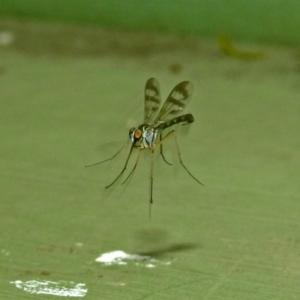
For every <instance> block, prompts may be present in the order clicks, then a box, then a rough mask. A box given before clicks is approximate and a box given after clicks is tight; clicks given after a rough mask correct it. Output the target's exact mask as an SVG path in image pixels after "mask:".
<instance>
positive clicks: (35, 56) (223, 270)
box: [0, 23, 300, 300]
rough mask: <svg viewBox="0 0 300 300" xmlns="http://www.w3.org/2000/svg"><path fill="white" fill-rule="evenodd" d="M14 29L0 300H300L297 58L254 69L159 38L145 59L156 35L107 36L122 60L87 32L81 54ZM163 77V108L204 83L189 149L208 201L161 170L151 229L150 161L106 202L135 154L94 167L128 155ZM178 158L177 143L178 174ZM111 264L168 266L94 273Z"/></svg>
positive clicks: (27, 27)
mask: <svg viewBox="0 0 300 300" xmlns="http://www.w3.org/2000/svg"><path fill="white" fill-rule="evenodd" d="M12 24H13V23H7V24H6V25H5V26H6V28H8V29H9V30H11V31H12V32H14V33H15V42H14V43H13V44H12V45H10V46H6V47H4V46H2V47H1V49H0V55H1V56H0V66H1V74H0V82H1V89H0V99H1V102H0V120H1V125H2V126H1V128H2V130H1V133H0V138H1V157H0V166H1V181H0V184H1V186H0V188H1V201H0V211H1V218H0V230H1V235H0V245H1V248H0V278H1V281H0V296H1V299H8V300H9V299H45V298H49V299H50V298H53V297H51V296H43V295H34V294H28V293H26V292H24V291H22V290H20V289H16V288H15V286H13V285H12V284H10V283H9V282H10V281H15V280H22V281H26V280H51V281H57V280H65V281H74V282H80V283H85V284H86V287H87V289H88V293H87V296H86V297H85V298H86V299H172V300H174V299H210V300H212V299H230V300H234V299H236V300H238V299H239V300H240V299H249V300H250V299H251V300H252V299H287V300H291V299H299V294H300V289H299V279H300V271H299V266H300V259H299V250H300V242H299V241H300V238H299V229H300V228H299V225H300V221H299V220H300V218H299V217H300V216H299V214H300V213H299V211H300V202H299V201H300V197H299V195H300V186H299V177H300V154H299V148H300V140H299V128H300V120H299V113H300V101H299V91H300V84H299V82H300V81H299V69H298V66H299V60H297V56H296V55H295V52H294V50H292V49H274V48H269V49H263V50H264V51H266V52H267V53H268V58H267V59H265V60H261V61H254V62H244V61H240V60H234V59H233V58H228V57H226V56H223V55H222V54H221V53H219V50H218V49H217V47H216V45H215V43H214V42H209V41H205V40H203V41H198V40H195V41H192V40H189V41H187V40H183V39H176V38H175V37H174V38H172V37H162V36H152V37H151V41H152V44H151V45H152V47H149V44H148V43H149V39H147V38H146V37H147V36H139V35H137V36H135V35H131V34H128V36H125V37H127V38H124V40H120V39H119V35H118V32H108V33H107V37H109V38H107V39H106V43H108V44H109V45H114V47H111V48H105V47H104V46H103V44H104V43H99V40H97V39H95V40H94V44H93V42H92V40H93V39H90V38H91V35H92V33H89V34H88V32H86V31H80V30H79V28H77V29H76V30H77V32H78V35H77V37H78V40H75V41H80V43H79V42H78V43H76V42H75V41H74V43H73V44H72V43H71V40H70V39H69V38H68V37H69V35H68V30H70V28H64V27H62V26H58V27H56V26H55V25H51V26H50V25H49V27H47V26H42V25H40V24H26V23H24V24H21V26H19V24H14V25H12ZM2 25H3V24H2ZM19 27H20V28H19ZM18 28H19V29H18ZM18 30H20V32H23V34H22V35H19V34H17V33H18V32H19V31H18ZM74 30H75V29H74ZM49 32H55V34H53V35H50V34H49ZM93 34H95V36H97V34H98V35H99V36H103V35H104V32H102V31H101V32H98V33H97V32H95V31H93ZM124 34H125V33H122V34H121V35H123V36H124ZM43 36H44V38H42V37H43ZM27 37H28V38H27ZM29 37H31V38H29ZM31 41H33V42H32V43H31ZM34 41H36V43H34ZM58 41H59V42H58ZM116 41H118V43H116ZM140 41H145V44H141V43H140ZM64 42H65V48H63V49H64V50H65V51H62V50H61V49H62V48H60V47H57V45H63V44H64ZM37 45H38V47H37ZM76 45H77V46H76ZM100 45H102V46H103V47H104V48H100ZM105 45H106V44H105ZM137 45H139V47H137ZM170 45H172V47H170ZM241 46H243V47H245V48H246V49H249V48H251V47H252V48H254V49H255V48H256V47H255V46H249V45H241ZM97 47H99V49H102V51H100V50H99V55H96V54H95V53H96V52H97V51H96V52H95V51H92V50H93V49H98V48H97ZM91 49H92V50H91ZM105 49H107V51H106V52H105ZM128 49H130V51H129V50H128ZM132 49H135V50H136V49H138V51H134V50H132ZM122 50H123V51H124V53H122ZM146 50H147V51H148V52H147V51H146ZM68 51H69V54H68V55H67V53H68ZM138 53H139V55H137V54H138ZM174 66H177V67H176V68H174ZM175 71H176V72H175ZM152 76H155V77H156V78H157V79H158V80H159V82H160V84H161V89H162V94H163V97H166V96H167V94H168V92H169V91H170V89H171V88H172V87H173V86H174V85H175V84H176V83H178V82H180V81H182V80H190V81H192V82H193V84H194V87H195V92H194V95H193V98H192V101H191V104H190V105H189V107H188V108H187V112H191V113H193V115H194V117H195V123H194V124H192V125H191V126H190V131H189V134H188V135H186V136H185V135H183V134H179V143H180V148H181V152H182V156H183V159H184V162H185V164H186V165H187V166H188V167H189V169H190V171H191V172H192V173H193V174H195V176H197V178H199V179H200V180H201V181H202V182H203V183H204V184H205V187H201V186H199V185H198V184H197V183H195V182H194V181H193V180H192V179H191V178H190V177H189V176H188V175H187V174H186V173H185V171H184V170H183V169H182V168H181V167H180V165H179V164H178V163H175V166H173V167H169V166H167V165H166V164H164V163H163V162H161V160H159V159H158V161H157V163H156V165H155V168H156V169H155V183H154V185H155V186H154V205H153V207H152V219H151V221H149V218H148V201H149V193H148V191H149V164H148V163H149V160H148V161H147V158H145V159H143V160H142V161H141V164H140V165H139V167H138V169H137V171H136V173H135V174H134V177H133V178H132V180H131V181H130V183H129V184H128V185H127V186H126V187H125V189H124V188H123V187H122V186H121V185H120V184H117V185H116V187H115V188H113V189H112V191H111V193H110V194H108V195H107V194H105V193H103V187H104V186H105V185H106V184H108V183H110V182H111V180H113V179H114V177H115V176H116V175H117V173H118V171H119V170H120V169H121V167H122V166H123V163H124V160H125V156H126V153H125V152H124V153H123V154H122V155H121V156H120V157H119V158H118V159H116V160H115V161H113V162H111V163H107V164H105V165H101V166H98V167H95V168H91V169H85V168H84V165H86V164H89V163H93V162H96V161H99V160H102V159H106V158H108V157H110V156H111V155H112V154H113V153H114V151H115V150H117V149H118V145H116V146H115V145H114V144H112V145H110V144H108V143H110V142H118V141H126V139H127V137H128V132H127V127H126V123H127V122H128V120H130V119H132V118H136V120H137V122H141V121H142V115H140V114H139V111H140V108H141V107H142V103H143V88H144V84H145V81H146V80H147V79H148V78H149V77H152ZM173 147H174V142H173V141H172V140H170V141H167V142H166V145H165V148H166V155H167V156H168V158H169V159H170V160H172V161H173V162H176V153H175V155H173V152H172V151H169V150H168V149H172V148H173ZM174 170H175V174H174ZM78 243H81V244H80V245H81V246H80V247H79V246H78ZM113 250H123V251H126V252H128V253H140V252H144V253H147V252H152V253H156V254H157V255H158V257H159V259H162V260H167V261H171V265H169V266H158V267H156V268H154V269H147V268H143V267H137V266H134V265H129V266H112V267H104V266H101V265H100V264H99V263H96V262H95V259H96V258H97V257H98V256H99V255H100V254H101V253H103V252H108V251H113Z"/></svg>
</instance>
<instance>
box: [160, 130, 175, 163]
mask: <svg viewBox="0 0 300 300" xmlns="http://www.w3.org/2000/svg"><path fill="white" fill-rule="evenodd" d="M163 139H164V138H163V137H162V133H160V134H159V141H161V140H163ZM159 149H160V155H161V157H162V158H163V160H164V161H165V163H167V164H168V165H170V166H172V164H171V163H169V162H168V161H167V160H166V158H165V156H164V153H163V146H162V143H160V145H159Z"/></svg>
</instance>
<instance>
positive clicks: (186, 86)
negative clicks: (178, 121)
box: [154, 81, 193, 123]
mask: <svg viewBox="0 0 300 300" xmlns="http://www.w3.org/2000/svg"><path fill="white" fill-rule="evenodd" d="M192 93H193V85H192V83H191V82H189V81H183V82H181V83H179V84H177V85H176V86H175V87H174V89H173V90H172V92H171V93H170V95H169V97H168V98H167V100H166V102H165V103H164V105H163V107H162V108H161V110H160V112H159V113H158V115H157V117H156V118H155V120H154V123H161V122H165V121H168V120H170V119H173V118H175V117H177V116H178V115H180V114H181V113H182V112H183V111H184V109H185V108H186V106H187V105H188V104H189V102H190V100H191V97H192Z"/></svg>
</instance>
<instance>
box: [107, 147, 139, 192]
mask: <svg viewBox="0 0 300 300" xmlns="http://www.w3.org/2000/svg"><path fill="white" fill-rule="evenodd" d="M133 148H134V144H132V145H131V148H130V151H129V153H128V157H127V159H126V162H125V165H124V167H123V169H122V171H121V172H120V174H119V175H118V176H117V177H116V179H115V180H114V181H113V182H112V183H111V184H109V185H107V186H106V187H105V188H106V189H108V188H109V187H111V186H112V185H113V184H114V183H115V182H116V181H117V180H118V179H119V178H120V177H121V175H122V174H123V173H124V171H125V170H126V167H127V164H128V161H129V158H130V155H131V153H132V149H133Z"/></svg>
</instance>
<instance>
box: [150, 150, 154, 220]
mask: <svg viewBox="0 0 300 300" xmlns="http://www.w3.org/2000/svg"><path fill="white" fill-rule="evenodd" d="M154 149H155V148H152V149H151V170H150V172H151V173H150V201H149V219H151V205H152V203H153V170H154Z"/></svg>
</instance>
